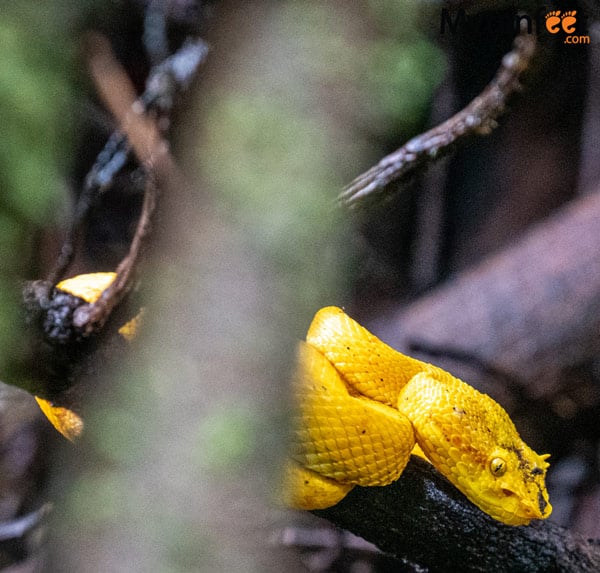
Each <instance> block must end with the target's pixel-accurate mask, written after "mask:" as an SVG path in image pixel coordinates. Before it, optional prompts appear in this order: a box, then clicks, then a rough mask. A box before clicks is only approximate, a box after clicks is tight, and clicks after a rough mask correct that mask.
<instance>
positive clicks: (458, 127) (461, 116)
mask: <svg viewBox="0 0 600 573" xmlns="http://www.w3.org/2000/svg"><path fill="white" fill-rule="evenodd" d="M535 47H536V40H535V36H534V34H521V35H519V36H517V37H516V38H515V41H514V45H513V49H512V51H510V52H509V53H508V54H506V55H505V56H504V58H503V59H502V65H501V66H500V69H499V70H498V72H497V73H496V76H495V77H494V78H493V79H492V81H491V82H490V83H489V84H488V85H487V87H486V88H485V89H484V90H483V92H482V93H481V94H480V95H479V96H477V97H476V98H475V99H474V100H473V101H472V102H471V103H470V104H469V105H468V106H467V107H465V108H464V109H463V110H461V111H460V112H458V113H457V114H456V115H454V116H452V117H451V118H450V119H448V120H446V121H445V122H443V123H441V124H440V125H438V126H436V127H434V128H433V129H430V130H429V131H426V132H425V133H422V134H421V135H418V136H417V137H414V138H413V139H411V140H410V141H408V142H407V143H406V144H405V145H403V146H402V147H401V148H400V149H397V150H396V151H394V152H393V153H391V154H390V155H388V156H386V157H384V158H383V159H382V160H381V161H380V162H379V163H378V164H377V165H375V166H374V167H371V169H369V170H368V171H365V173H363V174H362V175H359V176H358V177H357V178H356V179H354V181H352V183H350V184H349V185H348V186H347V187H346V188H345V189H344V191H343V192H342V193H341V194H340V196H339V201H340V202H341V203H342V204H344V205H346V206H348V207H353V206H355V205H357V204H358V203H359V202H360V201H361V200H363V199H365V197H367V196H373V195H375V194H377V193H381V192H382V191H383V190H384V189H385V187H386V186H387V185H388V184H389V183H391V182H392V181H397V180H402V181H404V180H408V178H409V177H410V176H412V175H414V173H415V172H416V171H417V170H418V169H419V168H421V167H423V166H425V165H427V164H428V163H429V162H430V161H433V160H435V159H438V158H440V157H442V156H443V155H446V154H448V153H449V152H450V151H452V150H453V149H454V148H455V147H456V146H457V144H458V143H459V142H462V141H463V140H465V139H466V138H467V137H468V136H473V135H488V134H489V133H491V132H492V131H493V130H494V129H495V128H496V127H497V125H498V124H497V121H496V120H497V119H498V117H499V116H500V115H501V114H502V113H503V112H504V110H505V108H506V102H507V100H508V98H509V97H510V96H511V95H512V94H514V93H515V92H516V91H518V90H519V89H520V87H521V78H522V76H523V72H525V71H526V70H527V69H528V67H529V65H530V62H531V60H532V58H533V55H534V53H535Z"/></svg>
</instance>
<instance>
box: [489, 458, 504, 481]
mask: <svg viewBox="0 0 600 573" xmlns="http://www.w3.org/2000/svg"><path fill="white" fill-rule="evenodd" d="M490 471H491V472H492V474H494V475H495V476H496V477H500V476H503V475H504V474H505V473H506V462H505V461H504V460H503V459H502V458H494V459H493V460H492V461H491V462H490Z"/></svg>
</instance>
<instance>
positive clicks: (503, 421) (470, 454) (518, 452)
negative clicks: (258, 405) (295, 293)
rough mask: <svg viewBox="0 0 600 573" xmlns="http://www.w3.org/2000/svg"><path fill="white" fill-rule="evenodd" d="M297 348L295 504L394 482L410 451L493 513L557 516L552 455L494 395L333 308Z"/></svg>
mask: <svg viewBox="0 0 600 573" xmlns="http://www.w3.org/2000/svg"><path fill="white" fill-rule="evenodd" d="M298 353H299V354H298V369H297V372H296V376H295V380H294V395H295V398H296V400H297V404H298V408H297V411H296V415H295V419H294V430H293V435H292V440H291V441H292V444H291V458H292V460H293V461H290V463H289V464H288V467H287V470H286V485H285V496H286V500H287V503H288V504H290V505H292V506H294V507H297V508H301V509H322V508H325V507H330V506H331V505H334V504H336V503H337V502H338V501H340V500H341V499H342V498H343V497H345V495H346V494H347V493H348V491H350V489H352V487H354V485H361V486H383V485H387V484H389V483H391V482H393V481H395V480H397V479H398V478H399V477H400V475H401V474H402V471H403V470H404V467H405V466H406V464H407V462H408V459H409V457H410V454H411V452H412V453H418V454H419V455H424V456H425V457H426V458H427V459H428V460H429V461H430V462H431V463H432V464H433V465H434V466H435V468H436V469H437V470H438V471H439V472H440V473H442V474H443V475H444V476H446V478H448V480H450V481H451V482H452V483H453V484H454V485H455V486H456V487H457V488H458V489H459V490H460V491H462V492H463V493H464V494H465V495H466V497H467V498H468V499H469V500H471V501H472V502H473V503H474V504H475V505H477V506H478V507H479V508H480V509H482V510H483V511H485V512H486V513H487V514H489V515H490V516H491V517H493V518H494V519H497V520H499V521H501V522H504V523H506V524H509V525H525V524H528V523H529V522H530V521H531V520H532V519H545V518H546V517H548V516H549V515H550V513H551V511H552V506H551V505H550V502H549V501H548V491H547V490H546V485H545V477H546V470H547V468H548V462H547V461H546V459H547V458H548V455H547V454H546V455H538V454H536V453H535V452H534V451H533V450H532V449H531V448H530V447H529V446H527V444H525V442H524V441H523V440H522V439H521V438H520V436H519V434H518V432H517V430H516V428H515V425H514V424H513V422H512V421H511V419H510V418H509V416H508V414H507V413H506V412H505V411H504V409H503V408H502V407H501V406H500V405H499V404H497V403H496V402H495V401H494V400H492V399H491V398H490V397H489V396H487V395H485V394H482V393H480V392H478V391H477V390H475V389H474V388H473V387H471V386H469V385H468V384H466V383H465V382H462V381H461V380H459V379H458V378H455V377H454V376H452V375H451V374H449V373H448V372H445V371H444V370H442V369H441V368H438V367H436V366H433V365H431V364H427V363H425V362H421V361H419V360H416V359H414V358H410V357H408V356H405V355H403V354H400V353H399V352H397V351H395V350H394V349H392V348H391V347H389V346H387V345H386V344H384V343H383V342H382V341H381V340H379V339H378V338H376V337H375V336H374V335H372V334H371V333H370V332H368V331H367V330H366V329H365V328H363V327H362V326H360V325H359V324H358V323H357V322H355V321H354V320H352V319H351V318H350V317H349V316H348V315H346V314H345V313H344V312H343V311H342V310H341V309H339V308H336V307H327V308H323V309H321V310H320V311H319V312H317V314H316V315H315V317H314V319H313V322H312V324H311V326H310V328H309V330H308V334H307V336H306V342H305V343H304V342H303V343H301V344H300V346H299V351H298ZM415 444H416V448H417V449H416V451H415V450H414V449H415ZM419 448H420V450H419Z"/></svg>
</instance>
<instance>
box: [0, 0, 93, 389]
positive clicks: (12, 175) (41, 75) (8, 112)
mask: <svg viewBox="0 0 600 573" xmlns="http://www.w3.org/2000/svg"><path fill="white" fill-rule="evenodd" d="M80 8H81V4H76V3H74V2H66V1H62V2H52V3H48V4H46V3H44V4H40V3H37V2H28V1H27V2H14V3H10V4H9V3H6V2H5V3H3V5H2V20H1V21H0V46H2V65H1V66H0V115H1V117H2V123H3V128H2V138H0V185H1V189H2V192H1V193H0V373H1V375H2V376H3V377H5V376H6V370H5V369H6V367H7V359H9V358H11V359H12V358H15V357H16V356H18V355H19V352H20V350H21V349H20V347H19V344H20V343H21V342H22V337H21V331H20V318H21V317H20V316H19V310H18V309H19V304H20V280H21V279H22V278H24V277H25V276H27V275H28V273H29V272H30V269H29V268H28V266H30V265H31V264H32V263H33V261H34V259H33V257H32V253H31V249H32V247H33V244H32V242H33V241H32V238H33V234H34V232H35V229H36V228H37V227H40V226H42V225H49V224H52V223H53V222H56V221H57V219H58V215H59V213H60V212H61V210H62V209H63V205H64V202H65V196H66V185H65V171H66V169H67V167H68V161H69V157H70V152H71V148H70V130H71V127H72V121H71V119H72V111H71V110H72V107H73V90H72V83H71V76H70V70H71V68H72V66H71V64H72V53H71V50H70V38H69V36H68V31H69V29H70V28H71V24H72V22H73V18H74V16H75V15H76V14H77V13H78V11H79V9H80ZM36 278H37V277H36ZM8 376H9V378H10V374H9V375H8ZM6 381H12V380H6Z"/></svg>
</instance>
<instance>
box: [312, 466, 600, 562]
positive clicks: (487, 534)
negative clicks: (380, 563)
mask: <svg viewBox="0 0 600 573" xmlns="http://www.w3.org/2000/svg"><path fill="white" fill-rule="evenodd" d="M313 513H315V514H316V515H318V516H320V517H324V518H326V519H328V520H330V521H331V522H333V523H335V524H336V525H338V526H339V527H342V528H344V529H347V530H349V531H351V532H352V533H355V534H357V535H360V536H361V537H363V538H364V539H366V540H367V541H371V542H373V543H375V544H376V545H377V546H378V547H379V548H380V549H382V550H383V551H385V552H387V553H389V554H391V555H393V556H395V557H397V558H401V559H408V560H409V561H412V562H414V563H418V564H419V565H421V566H424V567H427V568H428V570H429V571H431V572H432V573H433V572H436V571H439V572H445V571H494V572H495V573H502V572H506V573H517V572H539V571H578V572H581V573H585V572H588V571H589V572H592V571H598V570H600V544H597V543H593V542H588V541H586V540H584V539H583V538H581V537H579V536H577V535H575V534H572V533H569V532H568V531H566V530H564V529H562V528H560V527H558V526H556V525H554V524H552V523H550V522H547V521H543V522H535V523H534V524H532V525H529V526H521V527H511V526H509V525H504V524H502V523H499V522H497V521H495V520H493V519H492V518H490V517H489V516H487V515H486V514H485V513H483V512H482V511H480V510H479V509H478V508H477V507H475V506H474V505H472V504H471V503H470V502H469V501H468V500H467V499H466V498H465V497H464V496H463V495H462V494H461V493H460V492H459V491H458V490H457V489H456V488H455V487H454V486H453V485H452V484H450V482H448V481H447V480H446V479H445V478H444V477H442V476H441V475H440V474H439V473H438V472H437V471H436V470H435V469H434V468H433V467H432V466H431V465H430V464H428V463H427V462H425V461H423V460H421V459H419V458H415V457H414V456H413V457H412V458H411V461H410V462H409V464H408V466H407V467H406V469H405V470H404V473H403V474H402V476H401V477H400V479H399V480H398V481H396V482H395V483H393V484H391V485H389V486H387V487H369V488H361V487H355V488H354V489H353V490H352V491H351V492H350V493H349V494H348V496H347V497H346V498H345V499H343V500H342V501H341V502H340V503H338V504H337V505H335V506H334V507H331V508H329V509H325V510H320V511H315V512H313Z"/></svg>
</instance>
